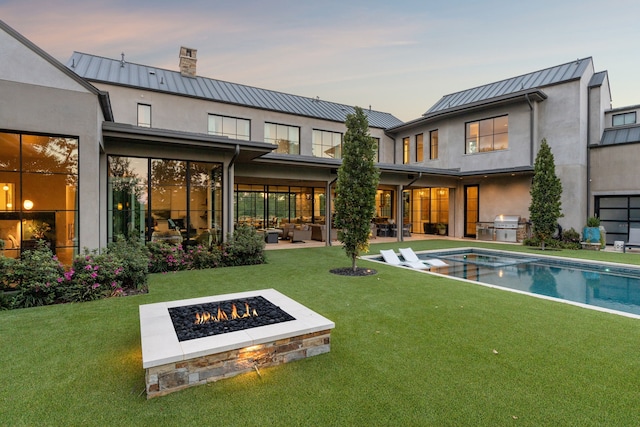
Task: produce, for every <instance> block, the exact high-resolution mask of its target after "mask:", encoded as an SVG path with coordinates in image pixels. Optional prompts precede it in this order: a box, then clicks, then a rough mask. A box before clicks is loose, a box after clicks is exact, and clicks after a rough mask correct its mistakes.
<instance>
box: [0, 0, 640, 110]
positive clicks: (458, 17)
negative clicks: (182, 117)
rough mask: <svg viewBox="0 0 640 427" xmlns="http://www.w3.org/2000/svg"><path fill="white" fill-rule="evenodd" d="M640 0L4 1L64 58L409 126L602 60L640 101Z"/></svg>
mask: <svg viewBox="0 0 640 427" xmlns="http://www.w3.org/2000/svg"><path fill="white" fill-rule="evenodd" d="M637 16H640V2H638V1H637V0H610V1H608V2H603V1H602V0H600V1H591V0H580V1H577V0H568V1H562V0H556V1H549V0H538V1H536V2H534V3H531V2H529V3H523V2H516V1H512V0H489V1H483V2H477V1H469V0H464V1H462V0H461V1H456V0H451V1H448V2H444V1H429V0H427V1H424V0H422V1H413V0H396V1H394V2H389V1H379V0H368V1H361V0H355V1H344V0H343V1H340V2H338V1H334V0H324V1H322V2H311V1H304V0H297V1H289V0H286V1H285V0H271V1H260V0H257V1H253V0H251V1H243V0H230V1H227V0H222V1H221V0H216V1H207V0H196V1H194V0H182V1H165V0H154V1H150V0H137V1H135V2H130V1H121V0H111V1H102V0H98V1H93V0H82V1H79V0H57V1H55V2H53V1H50V0H33V1H30V0H0V19H2V20H3V21H4V22H5V23H7V24H8V25H9V26H11V27H13V28H14V29H16V30H17V31H18V32H20V33H21V34H22V35H24V36H25V37H26V38H28V39H29V40H31V41H32V42H34V43H35V44H37V45H38V46H40V47H41V48H42V49H44V50H45V51H47V52H48V53H50V54H51V55H52V56H54V57H55V58H56V59H58V60H60V61H61V62H63V63H64V62H66V60H67V59H68V58H69V57H70V56H71V53H72V52H73V51H80V52H85V53H90V54H95V55H101V56H105V57H109V58H117V59H119V58H120V54H121V53H122V52H124V53H125V56H126V59H127V61H129V62H135V63H140V64H145V65H150V66H155V67H160V68H168V69H172V70H177V69H178V53H179V49H180V46H187V47H191V48H195V49H198V74H199V75H201V76H205V77H212V78H217V79H221V80H227V81H231V82H235V83H242V84H246V85H250V86H257V87H262V88H266V89H272V90H278V91H282V92H288V93H293V94H296V95H302V96H308V97H314V98H315V97H316V96H318V97H320V98H321V99H324V100H328V101H335V102H341V103H345V104H350V105H359V106H361V107H365V108H368V107H369V105H371V107H372V108H373V109H376V110H380V111H385V112H389V113H392V114H394V115H395V116H397V117H398V118H400V119H402V120H411V119H415V118H417V117H419V116H420V115H422V114H423V113H424V112H425V111H426V110H427V109H428V108H429V107H430V106H431V105H433V104H434V103H436V102H437V101H438V100H439V99H440V98H441V97H442V96H443V95H446V94H449V93H452V92H457V91H460V90H464V89H468V88H471V87H475V86H479V85H482V84H485V83H490V82H493V81H497V80H502V79H505V78H509V77H513V76H517V75H520V74H525V73H528V72H531V71H536V70H539V69H543V68H547V67H551V66H554V65H558V64H562V63H565V62H569V61H572V60H575V59H576V58H584V57H588V56H592V57H593V60H594V63H595V67H596V71H603V70H608V71H609V78H610V83H611V92H612V98H613V106H614V107H622V106H627V105H635V104H640V79H639V78H638V77H637V72H636V70H637V69H638V68H640V67H639V66H638V65H639V62H640V59H639V58H638V55H636V54H635V52H636V49H634V47H635V42H636V39H637V36H638V30H637V28H638V25H637V22H636V17H637Z"/></svg>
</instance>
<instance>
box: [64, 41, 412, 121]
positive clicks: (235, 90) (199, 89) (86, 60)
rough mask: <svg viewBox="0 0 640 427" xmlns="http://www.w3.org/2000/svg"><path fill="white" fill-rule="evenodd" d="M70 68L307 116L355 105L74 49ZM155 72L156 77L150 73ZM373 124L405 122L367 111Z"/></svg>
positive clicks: (341, 113) (337, 117)
mask: <svg viewBox="0 0 640 427" xmlns="http://www.w3.org/2000/svg"><path fill="white" fill-rule="evenodd" d="M66 66H67V68H69V69H70V70H71V71H73V72H74V73H76V74H77V75H79V76H80V77H83V78H85V79H87V80H89V81H99V82H103V83H112V84H118V85H123V86H132V87H138V88H142V89H149V90H158V91H162V92H168V93H173V94H176V95H183V96H192V97H198V98H204V99H208V100H211V101H217V102H224V103H230V104H237V105H244V106H247V107H253V108H260V109H265V110H272V111H279V112H283V113H289V114H296V115H301V116H307V117H315V118H318V119H325V120H331V121H338V122H344V121H345V120H346V115H347V114H349V112H353V111H354V108H353V107H348V106H345V105H342V104H337V103H333V102H328V101H320V100H318V99H313V98H307V97H303V96H298V95H292V94H287V93H282V92H277V91H272V90H267V89H260V88H256V87H252V86H246V85H241V84H236V83H230V82H225V81H221V80H216V79H210V78H206V77H199V76H198V77H195V78H193V77H185V76H182V75H181V74H180V72H178V71H171V70H165V69H158V68H153V67H148V66H144V65H139V64H134V63H131V62H123V61H121V60H119V59H109V58H103V57H98V56H95V55H89V54H85V53H80V52H74V53H73V55H72V56H71V58H69V60H68V61H67V64H66ZM150 70H153V71H155V77H154V76H153V75H152V74H150V73H149V71H150ZM366 112H367V116H368V118H369V125H370V126H372V127H377V128H389V127H393V126H398V125H400V124H402V123H403V122H402V120H400V119H398V118H397V117H394V116H393V115H392V114H389V113H384V112H380V111H373V110H371V111H369V110H367V111H366Z"/></svg>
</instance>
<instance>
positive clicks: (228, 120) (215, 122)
mask: <svg viewBox="0 0 640 427" xmlns="http://www.w3.org/2000/svg"><path fill="white" fill-rule="evenodd" d="M209 135H219V136H228V137H229V138H233V139H239V140H241V141H249V140H250V139H251V121H249V120H247V119H238V118H235V117H227V116H218V115H216V114H209Z"/></svg>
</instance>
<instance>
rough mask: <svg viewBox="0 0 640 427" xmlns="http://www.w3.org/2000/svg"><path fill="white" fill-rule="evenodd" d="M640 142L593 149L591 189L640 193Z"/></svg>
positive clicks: (605, 192)
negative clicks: (639, 166) (639, 161)
mask: <svg viewBox="0 0 640 427" xmlns="http://www.w3.org/2000/svg"><path fill="white" fill-rule="evenodd" d="M639 152H640V144H619V145H608V146H604V147H600V148H593V149H591V191H592V193H594V194H595V195H603V194H609V195H613V194H640V174H639V173H637V170H638V159H639V157H638V153H639Z"/></svg>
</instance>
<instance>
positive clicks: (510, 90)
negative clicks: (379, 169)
mask: <svg viewBox="0 0 640 427" xmlns="http://www.w3.org/2000/svg"><path fill="white" fill-rule="evenodd" d="M590 64H591V57H588V58H584V59H577V60H575V61H572V62H568V63H566V64H562V65H557V66H555V67H551V68H546V69H544V70H540V71H534V72H532V73H528V74H524V75H521V76H517V77H511V78H509V79H506V80H500V81H498V82H494V83H489V84H486V85H483V86H478V87H475V88H472V89H467V90H463V91H461V92H456V93H452V94H450V95H445V96H443V97H442V98H441V99H440V100H439V101H438V102H436V103H435V104H434V105H433V106H432V107H431V108H429V110H427V112H426V113H424V114H423V116H430V115H432V114H433V115H435V114H438V113H443V112H445V111H447V110H450V109H460V107H462V106H464V105H468V104H477V103H479V102H482V101H489V100H491V99H494V98H500V97H506V96H508V95H511V94H515V93H518V92H524V91H530V90H533V89H537V88H541V87H545V86H551V85H555V84H558V83H563V82H567V81H571V80H575V79H579V78H580V77H581V76H582V74H583V73H584V72H585V70H586V69H587V67H588V66H589V65H590Z"/></svg>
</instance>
